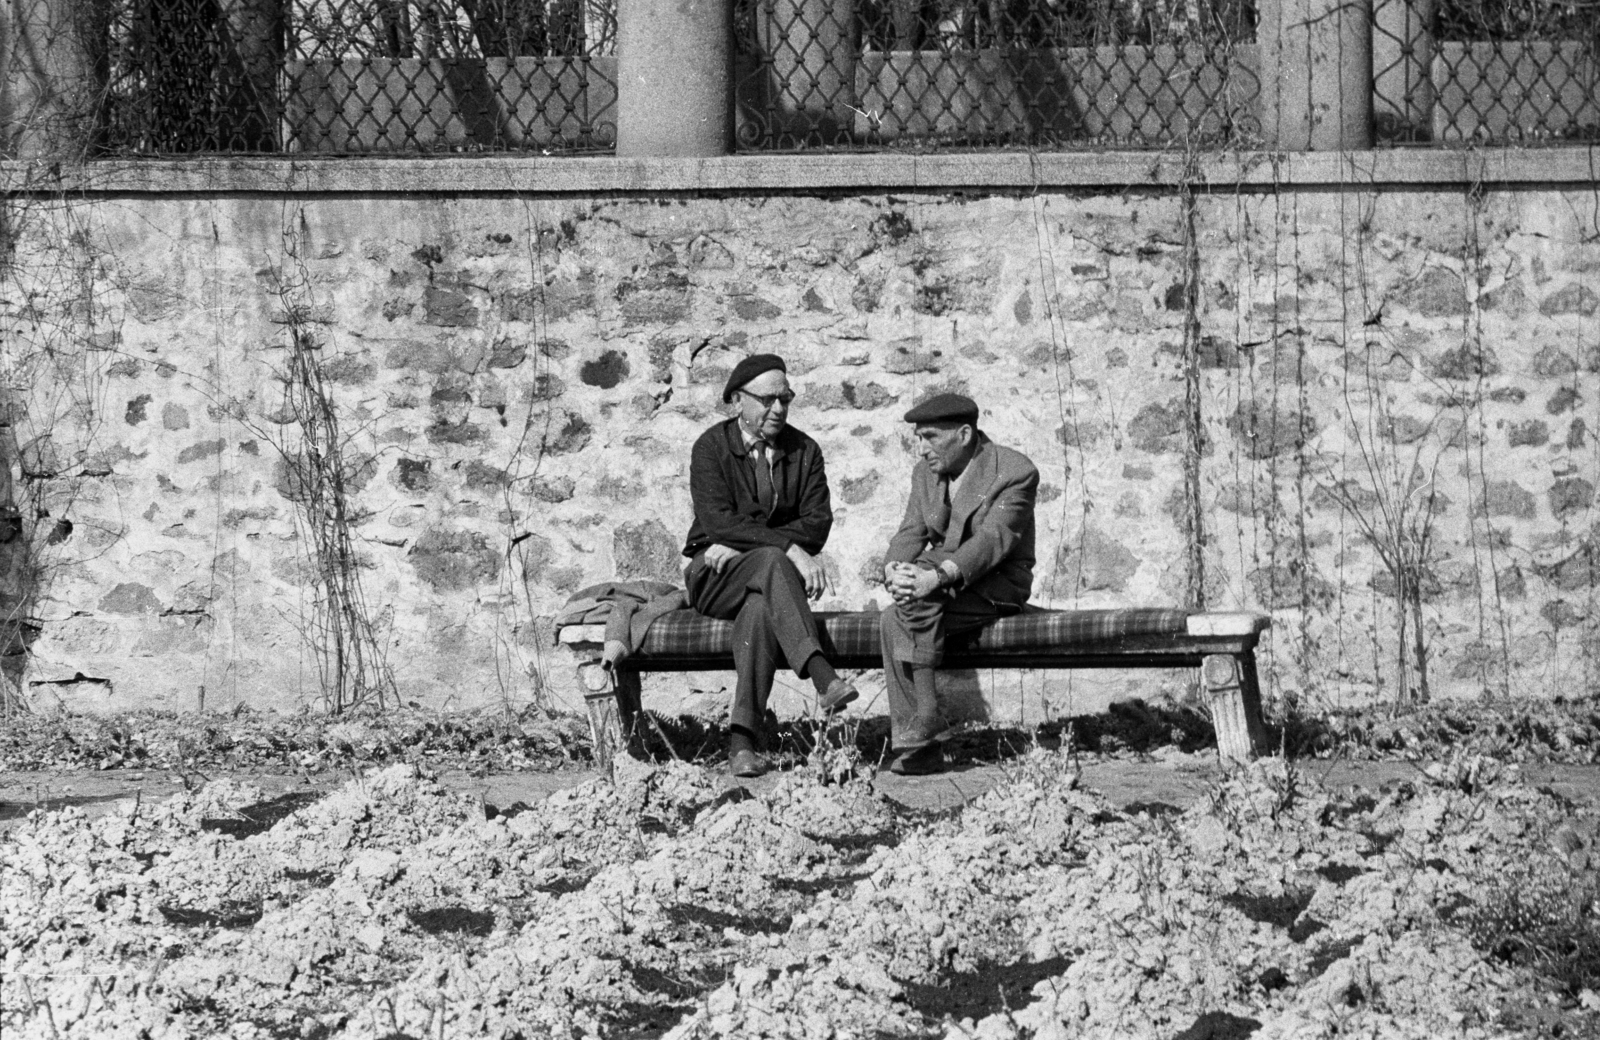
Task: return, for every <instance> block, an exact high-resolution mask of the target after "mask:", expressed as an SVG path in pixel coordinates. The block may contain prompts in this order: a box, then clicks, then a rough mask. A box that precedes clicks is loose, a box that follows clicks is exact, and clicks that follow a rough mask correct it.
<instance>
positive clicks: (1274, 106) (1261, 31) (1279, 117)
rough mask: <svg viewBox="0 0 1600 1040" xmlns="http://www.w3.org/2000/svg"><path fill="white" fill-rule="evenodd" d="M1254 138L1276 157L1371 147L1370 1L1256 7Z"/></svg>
mask: <svg viewBox="0 0 1600 1040" xmlns="http://www.w3.org/2000/svg"><path fill="white" fill-rule="evenodd" d="M1260 13H1261V17H1260V22H1259V23H1258V28H1257V30H1256V34H1257V40H1258V41H1259V47H1260V52H1261V133H1262V136H1263V137H1264V138H1265V144H1266V146H1267V147H1268V148H1273V149H1277V150H1279V151H1290V152H1299V151H1332V150H1338V149H1362V148H1371V147H1372V0H1261V6H1260Z"/></svg>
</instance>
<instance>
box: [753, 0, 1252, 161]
mask: <svg viewBox="0 0 1600 1040" xmlns="http://www.w3.org/2000/svg"><path fill="white" fill-rule="evenodd" d="M735 24H736V28H735V39H736V41H737V54H738V65H737V69H736V74H735V78H736V81H737V83H738V114H739V125H738V136H739V145H740V147H741V148H743V149H748V150H773V149H795V148H812V147H833V148H883V147H890V146H906V145H909V146H914V147H928V146H942V147H980V148H992V147H1031V148H1052V149H1055V148H1068V147H1079V146H1084V147H1121V148H1143V147H1162V146H1167V145H1172V144H1175V143H1183V142H1194V143H1196V144H1203V145H1211V146H1227V145H1238V144H1247V143H1249V142H1251V141H1252V140H1253V139H1254V138H1255V136H1256V127H1257V123H1256V117H1255V114H1254V108H1255V100H1256V96H1257V94H1258V93H1259V84H1258V82H1257V78H1256V71H1255V65H1256V60H1255V51H1254V47H1253V46H1251V43H1252V41H1253V39H1254V31H1255V30H1254V25H1255V11H1254V4H1253V0H1087V2H1076V3H1075V2H1069V0H969V2H961V0H956V2H952V0H860V2H859V3H858V4H856V5H855V6H854V7H852V6H851V5H848V4H839V3H833V2H831V0H741V2H740V3H739V5H738V6H737V7H736V17H735Z"/></svg>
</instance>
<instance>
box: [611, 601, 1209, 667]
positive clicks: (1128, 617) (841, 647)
mask: <svg viewBox="0 0 1600 1040" xmlns="http://www.w3.org/2000/svg"><path fill="white" fill-rule="evenodd" d="M1188 618H1189V611H1187V610H1173V609H1168V608H1161V607H1126V608H1118V609H1106V610H1026V611H1023V612H1022V613H1020V614H1013V615H1011V616H1010V617H1004V618H1000V619H999V620H997V621H995V622H994V623H993V624H990V625H987V626H985V627H984V628H983V629H981V630H979V631H978V632H976V633H973V634H971V635H969V636H967V637H964V638H961V639H955V640H952V641H951V642H950V645H949V650H950V651H952V652H956V653H959V652H962V651H974V650H975V651H1007V652H1026V651H1039V652H1049V651H1051V650H1059V649H1061V648H1063V647H1068V646H1073V647H1078V646H1094V645H1097V644H1102V643H1115V642H1117V641H1118V640H1121V639H1124V638H1127V637H1129V636H1157V635H1182V634H1184V632H1185V631H1187V623H1188ZM817 619H818V620H819V621H820V622H821V628H822V644H823V647H822V648H823V652H824V653H827V654H829V655H830V656H832V655H837V656H840V657H859V656H869V655H876V654H877V653H879V645H878V615H877V614H876V613H874V612H865V613H819V614H818V615H817ZM732 654H733V623H732V622H730V621H716V620H713V619H712V618H708V617H704V616H702V615H700V614H697V613H695V612H694V611H692V610H675V611H672V612H671V613H669V614H663V615H662V616H661V617H659V618H657V619H656V621H655V623H654V624H652V625H651V626H650V630H649V632H648V633H646V635H645V638H644V646H643V647H642V648H641V649H640V650H639V652H638V653H637V654H636V655H634V656H635V658H636V659H642V660H648V659H649V658H651V657H658V658H670V657H699V656H722V655H727V656H730V657H731V656H732Z"/></svg>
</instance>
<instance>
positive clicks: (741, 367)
mask: <svg viewBox="0 0 1600 1040" xmlns="http://www.w3.org/2000/svg"><path fill="white" fill-rule="evenodd" d="M773 369H777V370H778V371H779V372H787V371H789V368H788V366H787V365H785V364H784V363H783V358H781V357H779V356H778V355H776V354H751V355H750V356H749V357H747V358H744V359H742V360H741V361H740V362H739V363H738V364H737V365H734V366H733V372H732V373H731V374H729V376H728V385H727V386H725V387H723V388H722V403H723V404H727V403H728V402H729V401H732V400H733V392H734V391H735V390H737V389H739V388H740V387H742V386H744V385H745V384H746V383H748V382H750V380H752V379H754V378H755V377H756V376H758V375H760V374H761V373H763V372H771V371H772V370H773Z"/></svg>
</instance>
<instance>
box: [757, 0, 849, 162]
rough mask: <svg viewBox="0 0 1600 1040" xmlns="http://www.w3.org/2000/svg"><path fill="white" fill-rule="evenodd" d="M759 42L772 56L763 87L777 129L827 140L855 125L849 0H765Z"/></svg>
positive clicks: (824, 141) (803, 136)
mask: <svg viewBox="0 0 1600 1040" xmlns="http://www.w3.org/2000/svg"><path fill="white" fill-rule="evenodd" d="M761 6H762V12H761V15H760V17H761V46H762V49H763V50H764V51H766V53H767V54H768V55H770V56H771V58H772V80H773V82H772V84H771V85H770V87H769V90H770V92H771V97H772V99H773V109H774V110H775V111H776V112H777V114H778V118H779V120H780V121H781V123H782V128H783V129H785V130H788V131H790V132H791V133H794V134H797V135H799V136H800V137H801V139H805V138H807V137H813V138H820V142H819V143H826V144H832V143H834V142H835V141H836V140H837V139H838V136H839V135H840V134H848V133H850V132H851V130H852V129H854V127H855V110H856V108H858V107H859V106H858V105H857V103H856V55H857V54H858V53H859V52H860V50H861V41H860V37H861V33H860V30H859V29H858V28H857V23H856V5H855V0H768V3H765V4H763V5H761Z"/></svg>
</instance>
